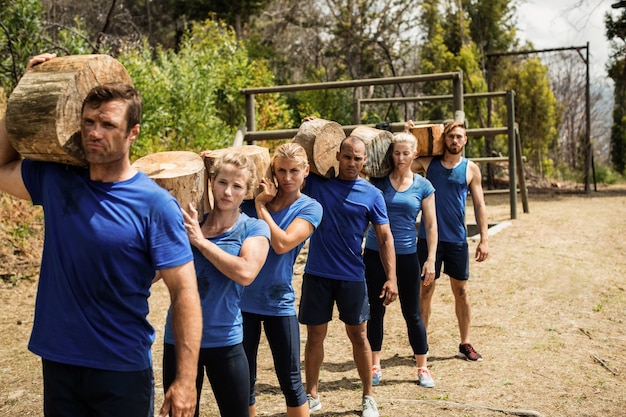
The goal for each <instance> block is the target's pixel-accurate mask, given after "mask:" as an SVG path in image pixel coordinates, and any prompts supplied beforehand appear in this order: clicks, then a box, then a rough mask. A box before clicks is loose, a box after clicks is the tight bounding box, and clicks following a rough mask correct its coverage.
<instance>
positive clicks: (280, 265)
mask: <svg viewBox="0 0 626 417" xmlns="http://www.w3.org/2000/svg"><path fill="white" fill-rule="evenodd" d="M271 169H272V173H273V174H274V178H275V179H276V183H277V184H274V182H273V181H272V180H270V179H267V178H264V179H262V180H261V187H262V192H261V193H260V194H259V195H258V196H257V197H256V198H255V200H254V204H252V201H251V200H250V203H248V202H245V203H244V205H243V210H244V212H246V213H248V214H249V215H251V216H257V217H258V218H259V219H262V220H265V221H266V222H267V224H269V226H270V230H271V235H272V237H271V240H270V243H271V248H270V252H269V256H268V258H267V262H266V263H265V266H264V267H263V269H262V270H261V272H260V273H259V275H258V277H257V279H256V280H255V281H254V282H253V283H252V284H251V285H250V286H248V287H246V289H245V290H244V292H243V297H242V299H241V310H242V311H243V328H244V341H243V343H244V348H245V351H246V355H247V356H248V362H249V365H250V377H251V378H250V401H249V404H250V417H254V416H255V415H256V406H255V403H256V399H255V396H254V387H255V383H256V363H257V362H256V358H257V351H258V347H259V339H260V337H261V324H262V323H263V325H264V328H265V335H266V337H267V340H268V342H269V345H270V348H271V350H272V356H273V357H274V368H275V369H276V375H277V376H278V381H279V383H280V387H281V389H282V391H283V395H284V396H285V401H286V403H287V416H288V417H302V416H308V415H309V406H308V403H307V396H306V393H305V391H304V387H303V385H302V377H301V374H300V333H299V325H298V319H297V316H296V309H295V299H296V296H295V292H294V289H293V286H292V282H291V281H292V278H293V265H294V262H295V260H296V257H297V256H298V254H299V253H300V250H301V249H302V246H303V245H304V242H305V241H306V239H307V238H308V237H309V236H310V235H311V233H313V231H314V230H315V228H316V227H317V226H318V225H319V224H320V221H321V219H322V206H321V205H320V204H319V203H318V202H317V201H315V200H314V199H312V198H310V197H308V196H306V195H304V194H302V193H301V191H300V190H301V189H302V186H303V184H304V179H305V178H306V177H307V176H308V175H309V163H308V160H307V155H306V151H305V150H304V149H303V148H302V147H301V146H300V145H298V144H297V143H286V144H283V145H281V146H279V147H278V148H277V149H276V151H275V152H274V155H273V157H272V162H271Z"/></svg>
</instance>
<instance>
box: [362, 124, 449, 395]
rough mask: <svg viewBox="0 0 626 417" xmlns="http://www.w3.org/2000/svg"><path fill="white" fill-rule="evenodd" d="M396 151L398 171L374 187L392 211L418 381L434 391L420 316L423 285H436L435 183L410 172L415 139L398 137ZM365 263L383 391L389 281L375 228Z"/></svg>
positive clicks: (371, 334)
mask: <svg viewBox="0 0 626 417" xmlns="http://www.w3.org/2000/svg"><path fill="white" fill-rule="evenodd" d="M391 146H393V149H392V153H391V156H392V160H393V171H392V172H391V173H389V175H387V176H386V177H384V178H372V179H371V182H372V184H374V186H376V187H377V188H378V189H380V190H381V191H382V193H383V196H384V199H385V204H386V206H387V213H388V215H389V224H390V225H391V233H392V234H393V240H394V247H395V250H396V274H397V276H398V298H399V299H400V306H401V310H402V315H403V317H404V320H405V322H406V325H407V330H408V336H409V343H410V344H411V347H412V348H413V354H414V356H415V361H416V363H417V377H418V380H419V383H420V385H421V386H422V387H433V386H434V385H435V382H434V380H433V377H432V375H431V373H430V371H429V370H428V367H427V364H426V353H427V352H428V341H427V338H426V327H425V325H424V321H423V320H422V316H421V314H420V287H421V280H422V279H423V280H424V285H426V286H428V285H430V284H431V283H432V282H433V280H434V279H435V253H436V247H437V218H436V212H435V189H434V187H433V186H432V184H431V183H430V181H428V180H427V179H425V178H423V177H422V176H420V175H418V174H414V173H413V172H412V171H411V163H412V162H413V160H414V159H415V157H416V156H417V140H416V138H415V136H413V135H412V134H410V133H404V132H403V133H397V134H395V135H394V138H393V140H392V144H391ZM420 211H421V212H422V217H421V223H423V226H424V227H425V230H426V238H427V240H428V247H429V248H431V249H430V250H429V253H428V258H427V259H426V261H425V262H424V264H423V265H420V263H419V261H418V256H417V236H416V229H415V223H416V221H417V218H418V215H419V213H420ZM363 261H364V262H365V279H366V282H367V286H368V294H369V301H370V315H371V317H370V320H369V321H368V322H367V337H368V339H369V341H370V344H371V346H372V364H373V367H372V384H373V385H378V383H379V382H380V380H381V378H382V370H381V366H380V359H381V350H382V342H383V334H384V325H383V318H384V316H385V305H384V304H383V300H382V299H380V298H379V294H380V293H381V289H382V286H383V285H384V283H385V280H386V278H385V271H384V268H383V265H382V263H381V261H380V256H379V250H378V244H377V241H376V236H375V234H374V231H373V230H372V229H371V228H370V230H369V232H368V234H367V238H366V240H365V251H364V253H363ZM420 271H421V272H420Z"/></svg>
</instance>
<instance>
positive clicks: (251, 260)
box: [183, 204, 270, 286]
mask: <svg viewBox="0 0 626 417" xmlns="http://www.w3.org/2000/svg"><path fill="white" fill-rule="evenodd" d="M183 218H184V219H185V227H186V228H187V235H188V236H189V242H190V243H191V244H192V245H193V246H195V247H196V248H198V250H199V251H200V252H201V253H202V255H204V257H205V258H207V259H208V260H209V262H211V263H212V264H213V265H215V267H216V268H217V269H218V270H219V271H220V272H221V273H222V274H224V275H226V276H227V277H228V278H230V279H232V280H233V281H235V282H237V283H238V284H241V285H244V286H248V285H250V284H252V281H254V279H255V278H256V276H257V275H258V274H259V271H260V270H261V268H262V267H263V265H264V264H265V260H266V259H267V253H268V252H269V248H270V245H269V242H268V240H267V238H265V237H264V236H253V237H249V238H247V239H246V240H245V241H244V242H243V245H241V249H240V251H239V255H231V254H230V253H227V252H225V251H224V250H222V248H220V247H219V246H217V245H216V244H215V243H213V242H211V241H209V240H207V239H206V238H205V237H204V235H203V234H202V229H200V225H199V224H198V212H197V211H196V210H195V209H194V207H193V205H191V204H190V205H189V213H188V212H186V211H185V210H183Z"/></svg>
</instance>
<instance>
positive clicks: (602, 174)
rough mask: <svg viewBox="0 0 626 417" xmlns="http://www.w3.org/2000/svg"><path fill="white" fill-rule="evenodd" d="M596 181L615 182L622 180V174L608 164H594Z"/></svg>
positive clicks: (603, 182)
mask: <svg viewBox="0 0 626 417" xmlns="http://www.w3.org/2000/svg"><path fill="white" fill-rule="evenodd" d="M595 171H596V182H598V183H600V184H617V183H620V182H623V181H624V176H623V175H621V174H620V173H619V172H616V171H614V170H613V168H611V167H610V166H609V165H606V164H597V163H596V164H595Z"/></svg>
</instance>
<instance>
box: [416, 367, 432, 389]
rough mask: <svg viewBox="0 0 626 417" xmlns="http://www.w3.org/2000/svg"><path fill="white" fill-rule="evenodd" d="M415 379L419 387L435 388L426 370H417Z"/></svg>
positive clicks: (430, 375)
mask: <svg viewBox="0 0 626 417" xmlns="http://www.w3.org/2000/svg"><path fill="white" fill-rule="evenodd" d="M417 379H418V380H419V383H420V386H421V387H424V388H432V387H434V386H435V380H434V379H433V375H432V374H431V373H430V371H429V370H428V368H417Z"/></svg>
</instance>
